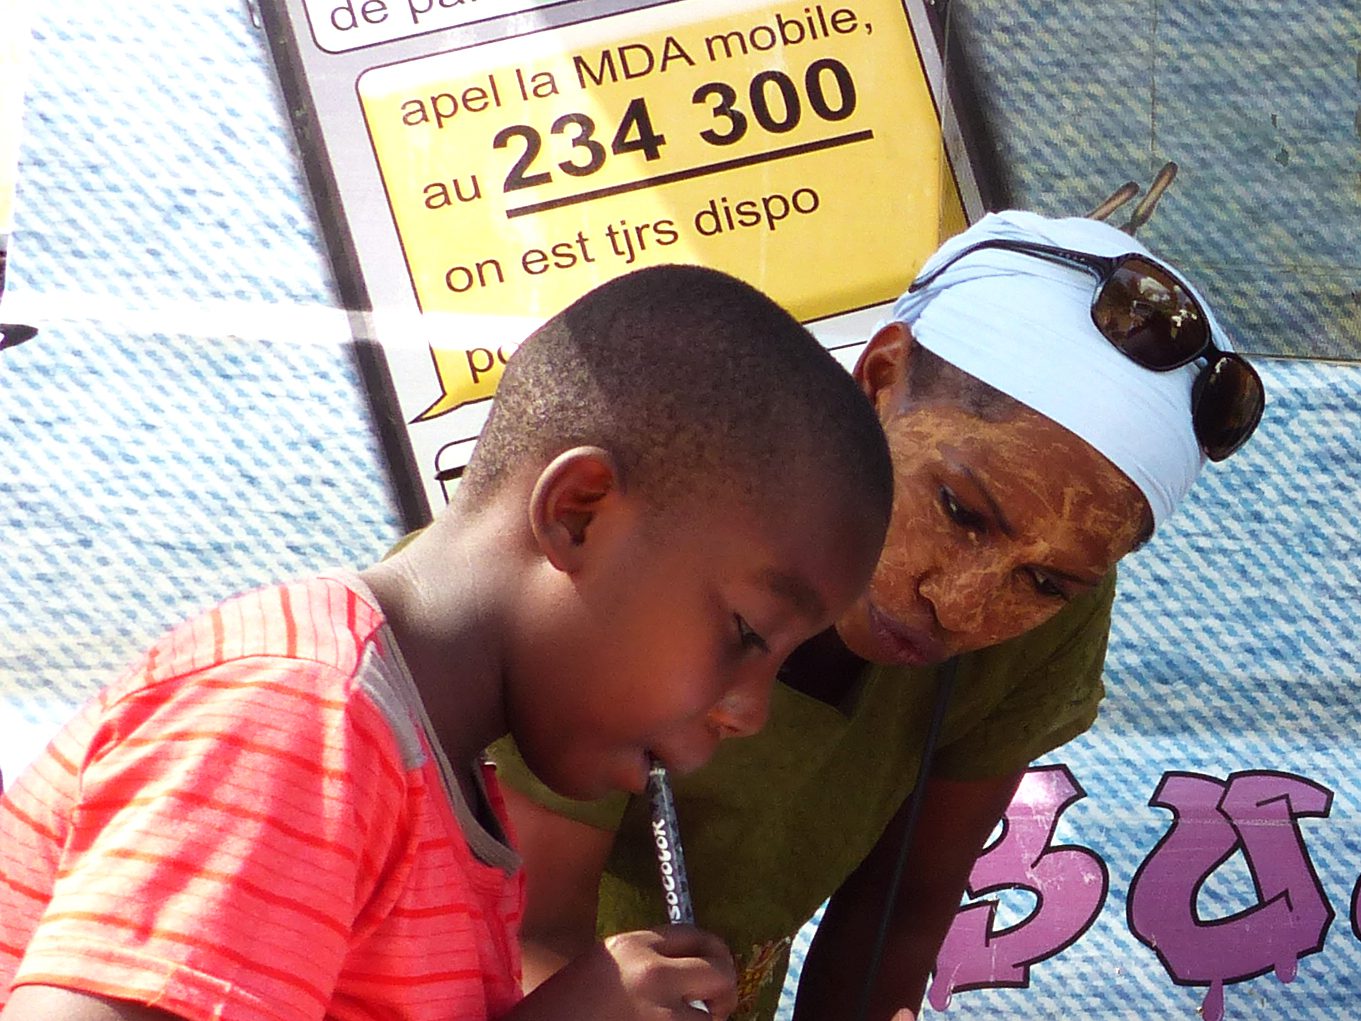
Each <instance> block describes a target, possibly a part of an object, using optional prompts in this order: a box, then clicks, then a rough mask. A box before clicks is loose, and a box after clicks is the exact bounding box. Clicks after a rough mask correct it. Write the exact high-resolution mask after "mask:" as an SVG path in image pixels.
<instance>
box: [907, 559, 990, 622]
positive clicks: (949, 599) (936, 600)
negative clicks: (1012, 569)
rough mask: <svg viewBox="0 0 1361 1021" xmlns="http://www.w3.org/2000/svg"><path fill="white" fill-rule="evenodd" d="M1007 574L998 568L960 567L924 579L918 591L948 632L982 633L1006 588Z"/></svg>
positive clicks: (976, 565) (935, 572)
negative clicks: (988, 617)
mask: <svg viewBox="0 0 1361 1021" xmlns="http://www.w3.org/2000/svg"><path fill="white" fill-rule="evenodd" d="M1004 576H1005V572H1004V571H1003V570H1002V569H1001V568H1000V567H997V566H995V565H992V566H989V565H978V564H973V565H958V566H956V567H955V568H953V569H944V570H939V571H933V572H932V573H930V574H928V575H926V576H924V577H923V578H922V579H921V581H920V582H919V583H918V585H917V591H918V592H920V593H921V596H922V598H923V599H925V600H926V601H927V602H929V603H930V604H931V606H932V608H933V609H934V610H935V614H936V620H937V621H939V622H940V626H941V627H942V628H944V629H945V630H946V631H950V632H954V633H955V634H969V633H971V632H974V631H977V630H979V629H980V628H981V627H982V626H983V623H984V621H986V620H987V616H988V612H989V610H990V608H991V606H992V604H993V602H994V600H995V599H996V597H997V594H998V592H999V591H1000V589H1001V586H1002V584H1003V580H1004Z"/></svg>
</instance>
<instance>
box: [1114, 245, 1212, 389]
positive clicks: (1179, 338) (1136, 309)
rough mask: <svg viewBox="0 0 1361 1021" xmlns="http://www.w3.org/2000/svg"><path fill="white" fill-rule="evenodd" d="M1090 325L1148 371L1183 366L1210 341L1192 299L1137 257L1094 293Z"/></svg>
mask: <svg viewBox="0 0 1361 1021" xmlns="http://www.w3.org/2000/svg"><path fill="white" fill-rule="evenodd" d="M1092 321H1093V322H1094V323H1096V327H1097V329H1099V330H1100V331H1101V333H1102V335H1103V336H1105V337H1106V339H1108V340H1109V341H1110V342H1111V343H1112V344H1114V345H1115V346H1116V347H1118V348H1119V349H1120V350H1121V351H1123V352H1124V353H1125V354H1127V355H1128V356H1129V357H1130V358H1132V359H1134V360H1135V361H1136V362H1138V363H1139V364H1140V365H1143V366H1145V367H1146V368H1150V369H1174V368H1176V367H1177V366H1179V365H1185V364H1186V363H1187V362H1189V361H1190V360H1191V359H1193V358H1195V357H1196V356H1197V355H1198V354H1200V353H1201V351H1203V350H1204V349H1205V346H1206V341H1207V340H1208V338H1209V324H1208V323H1206V321H1205V317H1204V316H1203V315H1202V314H1201V311H1200V305H1199V303H1198V302H1197V301H1196V299H1195V298H1193V297H1192V296H1191V294H1190V293H1189V292H1188V291H1187V290H1186V288H1185V287H1183V286H1182V284H1181V283H1180V282H1179V281H1178V280H1177V279H1176V278H1175V277H1174V276H1172V275H1171V274H1170V273H1168V272H1167V271H1166V270H1164V269H1163V268H1162V267H1161V266H1158V265H1156V264H1154V263H1151V262H1148V261H1147V260H1145V259H1141V258H1139V257H1137V256H1131V257H1130V258H1128V259H1126V260H1125V261H1124V262H1122V263H1121V264H1120V265H1119V266H1118V267H1117V268H1116V269H1115V271H1114V272H1113V273H1112V274H1111V277H1110V279H1109V280H1107V281H1106V283H1105V285H1104V286H1103V287H1102V288H1101V290H1100V292H1098V294H1097V296H1096V300H1095V302H1093V304H1092Z"/></svg>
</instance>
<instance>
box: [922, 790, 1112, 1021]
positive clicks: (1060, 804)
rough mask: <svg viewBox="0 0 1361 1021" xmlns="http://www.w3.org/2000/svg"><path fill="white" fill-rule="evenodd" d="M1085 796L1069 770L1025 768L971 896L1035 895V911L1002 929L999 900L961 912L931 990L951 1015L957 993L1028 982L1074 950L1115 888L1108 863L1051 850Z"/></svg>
mask: <svg viewBox="0 0 1361 1021" xmlns="http://www.w3.org/2000/svg"><path fill="white" fill-rule="evenodd" d="M1085 796H1086V792H1085V791H1084V790H1083V789H1082V788H1081V786H1079V785H1078V782H1077V781H1076V780H1075V779H1073V774H1072V773H1071V772H1070V771H1069V770H1068V767H1067V766H1044V767H1041V768H1038V769H1031V770H1029V771H1027V773H1026V775H1025V777H1024V778H1023V779H1022V780H1021V785H1020V787H1019V788H1018V789H1017V791H1016V796H1015V797H1014V798H1012V801H1011V804H1010V805H1009V806H1008V807H1007V811H1006V815H1005V816H1004V818H1003V820H1002V826H1003V830H1002V836H1001V838H1000V839H999V840H998V841H997V842H996V843H995V844H994V845H993V846H992V847H990V848H989V849H988V850H987V852H986V853H984V854H983V855H982V856H981V857H980V858H979V859H978V861H976V862H975V863H974V867H973V871H972V872H971V873H970V874H969V896H970V897H973V898H978V897H981V896H983V895H985V894H988V893H997V892H1000V891H1002V890H1018V889H1019V890H1029V891H1030V892H1031V893H1033V894H1034V895H1035V898H1036V904H1035V907H1034V909H1033V910H1032V911H1031V912H1030V914H1029V915H1027V916H1026V918H1025V919H1023V920H1022V921H1021V922H1019V923H1017V924H1015V925H1013V926H1011V927H1010V928H1007V929H1003V930H1001V931H998V930H996V929H994V928H993V921H994V918H995V915H996V912H997V901H995V900H988V901H983V902H981V903H978V904H970V905H967V906H966V907H964V908H962V909H961V910H960V912H959V914H958V915H956V916H955V920H954V922H953V923H952V924H951V926H950V931H949V933H947V934H946V937H945V942H944V943H943V944H942V945H941V950H940V954H939V955H938V956H937V958H936V974H935V978H934V979H933V980H932V982H931V992H930V1002H931V1006H932V1007H934V1008H935V1009H936V1010H945V1009H946V1008H947V1007H948V1006H949V1004H950V998H951V995H952V994H953V993H955V992H956V991H963V990H966V989H981V988H984V987H994V988H996V987H1005V986H1010V987H1024V986H1027V985H1029V983H1030V967H1031V965H1033V964H1036V963H1038V962H1039V961H1043V960H1045V959H1047V958H1050V957H1053V956H1054V955H1055V954H1057V953H1058V952H1059V951H1061V950H1063V949H1064V948H1066V947H1069V946H1071V945H1072V944H1073V943H1074V942H1076V941H1077V939H1078V937H1080V936H1081V935H1082V934H1083V933H1084V932H1086V931H1087V929H1088V928H1089V927H1090V926H1091V924H1092V922H1093V921H1094V920H1095V919H1096V916H1097V914H1098V913H1099V912H1100V910H1101V905H1102V904H1103V903H1104V902H1105V900H1106V893H1107V891H1108V889H1109V885H1110V879H1109V876H1108V875H1107V873H1106V865H1105V862H1103V861H1102V860H1101V858H1100V857H1098V856H1097V855H1096V854H1095V853H1093V852H1092V851H1089V850H1087V849H1086V848H1080V847H1050V846H1049V844H1050V841H1052V840H1053V839H1054V830H1055V828H1056V827H1057V826H1058V819H1059V816H1060V815H1062V814H1063V812H1064V810H1065V809H1067V808H1068V806H1069V805H1071V804H1073V802H1075V801H1078V800H1080V799H1082V798H1083V797H1085Z"/></svg>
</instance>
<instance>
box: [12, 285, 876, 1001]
mask: <svg viewBox="0 0 1361 1021" xmlns="http://www.w3.org/2000/svg"><path fill="white" fill-rule="evenodd" d="M891 491H892V482H891V469H890V467H889V461H888V454H887V448H886V445H885V442H884V439H883V435H882V432H881V430H880V429H879V426H878V423H877V421H876V420H875V417H874V414H873V411H872V409H871V408H870V406H869V404H868V403H867V402H866V401H865V400H864V398H863V396H862V395H861V394H860V392H859V391H858V389H857V388H856V387H855V385H854V383H853V382H852V381H851V379H850V377H849V376H848V375H847V374H846V373H845V372H844V371H843V370H841V368H840V367H839V366H838V365H837V364H836V362H835V361H834V360H833V359H832V358H831V356H830V355H828V354H827V353H826V352H825V351H823V350H822V349H821V348H820V347H819V346H818V345H817V343H816V342H815V341H814V340H813V339H812V337H811V336H810V335H809V334H808V333H807V332H806V331H804V330H803V329H802V328H801V327H800V326H798V324H797V323H795V322H794V320H793V319H792V318H790V317H789V316H788V315H787V314H785V313H784V312H783V311H782V310H780V309H779V308H777V307H776V306H775V305H774V304H773V303H771V302H770V301H769V300H768V299H766V298H765V297H763V296H761V295H760V294H759V293H757V292H756V291H754V290H752V289H751V288H750V287H747V286H746V285H745V284H741V283H739V282H738V281H736V280H734V279H732V278H730V277H726V276H724V275H723V274H720V273H716V272H713V271H709V270H703V269H700V268H697V267H680V266H671V267H660V268H656V269H651V270H643V271H639V272H637V273H634V274H631V275H629V276H627V277H624V278H621V279H619V280H616V281H613V282H611V283H609V284H606V285H604V286H602V287H600V288H598V289H596V290H595V291H593V292H591V293H590V294H588V295H587V296H586V297H584V298H582V299H581V300H579V301H578V302H576V303H575V304H573V305H572V306H571V307H569V308H568V309H566V310H565V311H564V312H562V313H560V314H559V315H558V316H556V317H554V318H553V319H551V320H550V321H549V322H548V323H546V324H545V325H544V326H543V327H542V328H541V329H540V330H538V331H536V333H535V334H534V335H533V336H531V337H530V338H529V339H528V340H527V341H526V342H525V343H524V344H523V345H522V346H521V348H520V349H519V351H518V352H517V353H516V354H515V355H514V357H512V358H511V360H510V364H509V365H508V366H507V369H506V373H505V376H504V379H503V381H502V384H501V387H500V389H499V391H498V394H497V400H496V403H495V407H494V410H493V413H492V415H491V417H490V419H489V421H488V424H487V428H486V430H485V431H484V433H483V437H482V439H481V441H480V442H479V444H478V447H477V450H476V452H475V454H474V457H473V459H472V462H471V463H470V464H469V466H468V470H467V472H466V475H465V477H464V481H463V483H462V484H461V486H460V488H459V491H458V493H457V495H456V496H455V498H454V500H453V501H452V502H451V503H450V505H449V506H448V507H447V508H445V509H444V510H443V512H442V513H441V514H440V515H438V516H437V518H436V520H435V522H434V523H433V524H432V525H431V526H430V527H429V528H427V529H426V530H425V531H424V532H422V533H421V534H420V535H419V536H418V537H417V538H416V539H415V540H414V541H412V542H411V543H410V544H409V545H407V546H406V547H404V548H403V549H402V550H401V551H400V552H399V553H397V554H396V555H395V556H393V557H391V558H390V559H388V560H386V561H384V562H382V563H380V564H378V565H376V566H374V567H371V568H369V569H368V570H366V571H364V572H363V573H362V574H351V573H348V572H336V573H334V574H331V575H327V576H324V577H321V578H316V579H312V580H310V581H306V582H301V583H296V584H291V585H282V586H275V587H271V588H266V589H263V590H260V591H257V592H254V593H251V594H248V595H245V596H242V597H238V598H236V599H233V600H229V601H228V602H226V603H224V604H222V605H221V606H219V607H217V608H215V609H214V610H212V611H210V612H209V613H208V614H206V615H204V616H202V617H200V618H197V619H194V620H191V621H190V622H188V623H186V624H184V625H182V626H181V627H180V628H178V629H177V630H175V631H174V632H172V633H171V634H170V635H168V636H166V637H165V638H164V639H162V640H161V641H160V642H159V643H158V644H156V645H155V646H154V647H153V648H152V649H151V651H150V652H149V653H148V654H147V655H146V657H145V658H144V659H143V660H142V661H141V662H140V663H139V664H138V665H137V666H136V667H135V668H134V669H133V670H132V671H131V672H130V673H129V674H127V675H125V676H124V677H123V678H122V679H121V680H120V681H118V682H117V683H116V684H115V685H113V686H112V687H110V688H108V689H106V690H105V691H104V692H103V693H101V694H100V695H99V696H98V697H97V698H95V699H94V700H93V701H92V702H91V703H89V704H88V705H87V706H86V707H85V708H84V709H83V710H82V711H81V713H80V714H79V715H78V716H77V718H76V719H75V720H74V721H72V723H70V724H68V726H67V727H66V728H65V729H64V730H63V731H62V733H61V734H60V735H58V737H57V738H56V739H55V740H54V742H53V743H52V745H51V747H50V748H49V749H48V751H47V752H46V753H45V754H44V756H43V757H42V758H41V759H40V760H39V761H38V762H37V763H36V764H35V765H34V767H33V768H31V769H30V770H29V771H28V772H27V773H26V774H25V775H24V776H23V777H21V778H20V779H19V780H18V781H17V782H16V783H15V784H14V785H13V787H12V789H11V790H9V791H7V792H6V793H5V796H4V799H3V800H2V801H0V1004H3V1009H2V1010H0V1018H3V1021H33V1019H36V1018H53V1017H61V1018H63V1019H67V1021H94V1019H111V1018H118V1019H139V1021H140V1019H150V1018H167V1017H169V1018H184V1019H188V1021H198V1019H206V1018H219V1017H227V1018H231V1019H233V1021H236V1019H261V1021H264V1019H270V1021H277V1019H290V1021H291V1019H294V1018H297V1019H302V1018H323V1017H325V1018H345V1019H351V1018H354V1019H368V1018H384V1019H387V1018H403V1019H425V1018H428V1019H431V1021H434V1019H439V1021H460V1019H484V1018H502V1017H505V1018H515V1019H517V1021H524V1019H531V1018H550V1017H552V1018H621V1019H629V1018H642V1017H648V1018H667V1017H675V1018H682V1017H696V1016H699V1014H698V1011H696V1010H695V1009H694V1008H692V1007H689V1006H687V1001H690V1000H703V1001H706V1002H707V1003H708V1005H709V1007H710V1009H711V1010H712V1012H713V1014H714V1015H715V1016H717V1017H720V1018H721V1017H726V1016H727V1015H728V1013H730V1012H731V1010H732V1008H733V1005H734V1003H735V992H734V987H733V973H732V965H731V960H730V958H729V957H728V954H727V950H726V948H724V947H723V946H722V944H721V943H720V942H719V941H718V940H717V939H716V938H715V937H712V936H710V935H708V934H705V933H702V932H700V931H699V930H696V929H693V928H690V927H683V926H673V927H667V928H664V929H658V930H654V931H648V932H636V933H628V934H624V935H623V936H621V937H616V938H614V939H612V940H611V941H609V942H607V943H605V944H601V945H599V946H597V947H596V948H595V949H594V950H593V951H591V952H589V953H587V954H586V955H585V957H583V958H582V960H581V962H580V963H578V964H573V965H572V966H570V967H568V968H566V969H564V970H563V971H562V973H561V974H560V975H559V976H557V977H555V978H554V979H553V980H551V981H549V982H546V983H544V985H543V986H542V987H541V988H540V989H539V990H536V991H535V993H534V994H533V995H531V996H530V997H528V998H527V999H525V1000H524V1001H523V1002H520V992H519V955H518V949H517V945H516V929H517V926H518V922H519V918H520V912H521V886H520V881H519V874H518V872H517V868H518V858H517V856H516V855H515V853H514V851H512V850H511V847H510V846H509V839H508V837H507V834H506V831H505V827H504V821H503V815H502V806H501V801H500V797H499V793H498V790H497V787H496V784H495V780H494V777H492V776H491V775H490V773H487V772H484V771H483V766H482V759H481V754H482V749H483V748H484V747H485V746H486V745H487V744H488V743H490V742H491V741H492V740H494V739H496V738H497V737H499V736H501V735H503V734H506V733H509V734H511V735H513V736H514V738H515V740H516V741H517V742H518V744H519V746H520V748H522V749H523V751H524V755H525V757H526V759H527V760H528V761H529V762H530V763H531V764H532V766H533V768H534V769H535V771H536V772H537V773H538V774H539V775H540V776H541V777H543V778H544V779H545V780H546V781H547V782H548V783H549V784H550V785H551V786H552V787H553V788H554V789H556V790H557V791H559V792H560V793H562V794H564V795H567V796H570V797H578V798H590V797H598V796H600V795H602V794H604V793H605V792H607V791H611V790H616V789H617V790H624V791H631V792H635V793H636V792H638V791H640V790H642V788H643V786H644V781H645V773H646V769H647V760H648V756H649V755H655V756H656V757H658V758H659V759H660V760H661V761H662V762H663V763H665V764H666V765H668V766H670V767H672V768H673V769H676V770H677V771H682V772H683V771H688V770H692V769H694V768H696V767H698V766H699V765H700V764H702V763H703V762H705V761H706V760H707V759H708V758H709V756H710V755H711V754H712V753H713V751H714V748H715V746H716V743H717V741H718V740H719V739H720V738H722V737H725V736H734V735H740V734H748V733H751V732H754V731H755V730H757V729H759V727H760V726H761V725H762V723H763V722H764V719H765V715H766V711H767V708H768V704H769V696H770V690H771V685H772V683H773V681H774V676H775V670H776V668H777V666H778V665H779V664H780V662H781V661H782V660H783V659H784V657H785V656H786V655H787V654H788V653H789V652H790V651H791V650H792V649H793V648H794V647H795V646H797V645H798V644H799V643H800V642H802V641H803V640H804V639H805V638H807V637H809V636H810V635H813V634H815V633H817V632H818V631H820V630H822V629H823V628H825V627H827V626H828V625H829V624H830V623H831V622H832V621H833V620H834V619H835V618H836V616H837V615H838V613H839V612H840V611H841V610H843V609H844V608H845V607H847V606H848V605H849V604H850V603H851V601H852V600H853V599H854V598H855V597H856V595H857V594H858V592H859V590H860V588H861V586H862V585H863V584H864V582H865V581H866V580H867V578H868V577H869V574H870V572H871V570H872V569H873V566H874V562H875V558H876V556H877V554H878V550H879V546H880V543H881V542H882V539H883V536H884V532H885V528H886V523H887V519H888V514H889V511H890V505H891V502H892V492H891ZM809 494H817V495H813V496H811V497H810V495H809ZM5 1001H7V1002H5Z"/></svg>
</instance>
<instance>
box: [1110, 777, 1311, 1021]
mask: <svg viewBox="0 0 1361 1021" xmlns="http://www.w3.org/2000/svg"><path fill="white" fill-rule="evenodd" d="M1332 801H1333V792H1332V791H1330V790H1328V789H1327V788H1326V787H1322V786H1320V785H1318V784H1316V783H1314V782H1313V781H1312V780H1308V779H1306V778H1304V777H1299V776H1294V775H1292V774H1288V773H1277V772H1272V771H1262V772H1244V773H1233V774H1231V775H1230V776H1229V779H1228V781H1227V782H1220V781H1219V780H1216V779H1214V778H1213V777H1209V776H1203V775H1201V774H1198V773H1181V772H1169V773H1166V774H1164V776H1163V779H1162V782H1161V783H1159V785H1158V789H1157V790H1156V791H1154V793H1153V797H1152V799H1151V800H1150V801H1149V804H1150V805H1152V806H1155V807H1157V808H1166V809H1169V810H1170V811H1171V812H1172V816H1173V821H1172V825H1171V827H1170V828H1169V829H1168V831H1167V833H1166V834H1164V835H1163V838H1162V839H1161V840H1160V841H1159V842H1158V844H1157V846H1156V847H1154V848H1153V850H1152V851H1151V852H1150V853H1149V855H1148V857H1147V858H1145V859H1144V862H1143V864H1142V865H1140V866H1139V870H1138V871H1137V872H1136V873H1135V875H1134V880H1133V882H1132V883H1131V884H1130V890H1129V902H1128V908H1127V914H1128V917H1129V927H1130V931H1131V932H1133V933H1134V935H1135V936H1137V937H1138V938H1139V939H1140V940H1141V941H1142V942H1143V943H1145V944H1147V945H1148V946H1149V947H1151V948H1152V949H1153V950H1154V952H1156V953H1157V955H1158V957H1159V959H1161V961H1162V962H1163V967H1165V968H1166V969H1167V972H1168V974H1169V975H1170V976H1171V977H1172V979H1173V981H1174V982H1176V983H1177V984H1178V985H1187V986H1209V989H1208V991H1207V993H1206V996H1205V1002H1204V1004H1203V1006H1202V1008H1201V1012H1202V1015H1203V1017H1204V1018H1205V1021H1221V1019H1222V1018H1223V1016H1224V986H1225V985H1226V984H1232V983H1235V982H1244V981H1247V980H1248V979H1252V978H1257V977H1258V976H1260V975H1265V974H1266V973H1267V972H1269V971H1274V972H1275V973H1276V977H1277V978H1279V979H1280V980H1281V981H1282V982H1289V981H1291V980H1292V979H1294V977H1295V973H1296V970H1297V968H1298V966H1299V960H1300V959H1301V958H1303V957H1306V956H1308V955H1309V954H1314V953H1317V952H1318V951H1320V950H1322V949H1323V942H1324V936H1325V935H1326V934H1327V931H1328V927H1329V926H1330V925H1331V924H1332V921H1333V909H1332V906H1331V905H1330V904H1329V903H1328V900H1327V897H1326V896H1325V895H1324V892H1323V888H1322V887H1321V885H1320V884H1319V880H1318V875H1317V873H1315V871H1314V866H1313V862H1312V861H1311V860H1310V858H1309V853H1308V850H1307V848H1306V847H1305V843H1304V837H1303V835H1302V834H1301V833H1300V829H1299V825H1298V822H1297V820H1298V819H1299V818H1301V817H1303V816H1313V817H1318V818H1326V817H1327V815H1328V812H1329V811H1330V809H1331V808H1332ZM1239 850H1241V851H1242V854H1243V859H1244V861H1245V863H1246V865H1247V867H1248V869H1249V871H1250V872H1251V874H1252V881H1253V885H1254V886H1255V887H1256V890H1257V903H1256V904H1254V905H1251V906H1248V907H1246V908H1244V909H1243V910H1241V911H1238V912H1236V913H1234V914H1232V915H1230V916H1228V917H1226V918H1219V919H1214V920H1213V921H1202V920H1201V918H1200V916H1199V914H1198V912H1197V908H1196V897H1197V895H1198V894H1199V892H1200V889H1201V887H1202V886H1203V885H1204V884H1205V881H1206V880H1207V879H1208V878H1209V877H1210V875H1211V874H1212V873H1213V872H1214V871H1215V870H1216V869H1217V868H1219V866H1221V865H1222V864H1224V862H1225V861H1227V860H1228V859H1229V857H1230V856H1231V855H1233V854H1234V852H1235V851H1239Z"/></svg>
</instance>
